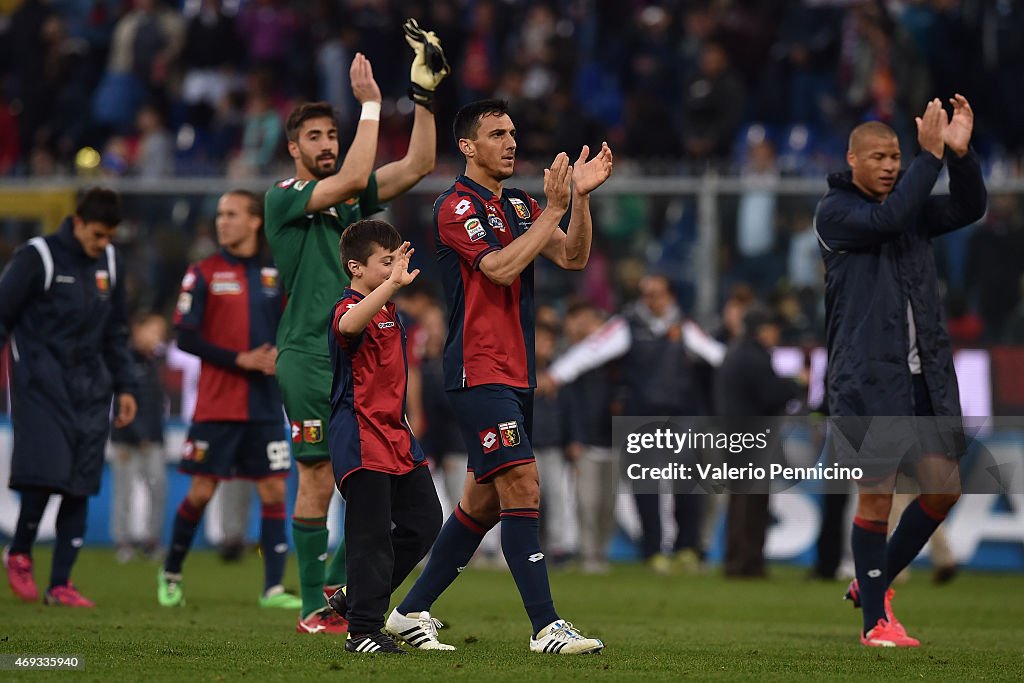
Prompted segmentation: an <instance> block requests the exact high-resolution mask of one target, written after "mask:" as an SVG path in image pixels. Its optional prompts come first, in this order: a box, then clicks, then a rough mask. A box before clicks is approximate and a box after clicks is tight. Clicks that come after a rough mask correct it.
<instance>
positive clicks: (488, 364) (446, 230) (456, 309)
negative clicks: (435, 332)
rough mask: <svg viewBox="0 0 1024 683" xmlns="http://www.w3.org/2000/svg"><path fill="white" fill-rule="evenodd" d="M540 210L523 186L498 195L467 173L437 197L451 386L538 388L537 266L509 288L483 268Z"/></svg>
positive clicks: (447, 370) (436, 225)
mask: <svg viewBox="0 0 1024 683" xmlns="http://www.w3.org/2000/svg"><path fill="white" fill-rule="evenodd" d="M540 213H541V208H540V205H539V204H538V203H537V202H536V201H534V200H533V198H532V197H530V196H529V195H528V194H526V193H525V192H523V191H522V190H516V189H509V188H505V189H504V191H503V192H502V194H501V196H500V197H499V196H496V195H495V194H494V193H492V192H491V191H490V190H488V189H487V188H485V187H483V186H482V185H480V184H479V183H476V182H474V181H472V180H470V179H469V178H467V177H466V176H459V177H458V178H456V179H455V184H454V185H452V187H450V188H449V189H448V190H446V191H445V192H444V193H443V194H442V195H441V196H440V197H438V198H437V201H436V202H434V242H435V244H436V245H437V261H438V265H439V266H440V270H441V279H442V282H443V284H444V291H445V297H446V298H447V302H448V339H447V341H446V342H445V349H444V376H445V381H444V388H445V389H446V390H448V391H452V390H455V389H461V388H463V387H475V386H479V385H481V384H504V385H508V386H511V387H518V388H522V389H526V388H529V387H534V386H536V379H535V374H534V314H535V309H534V299H533V264H532V263H531V264H530V265H529V266H527V267H526V268H525V269H524V270H523V272H522V273H520V274H519V277H518V278H517V279H516V281H515V282H513V283H512V284H511V285H509V286H507V287H504V286H501V285H496V284H494V283H493V282H491V281H490V280H489V279H488V278H487V276H486V275H484V274H483V273H482V272H480V261H481V259H483V257H484V256H486V255H487V254H489V253H491V252H492V251H497V250H499V249H501V248H502V247H506V246H508V245H509V244H510V243H511V242H512V240H514V239H515V238H517V237H519V236H520V235H522V234H523V233H524V232H526V231H527V230H529V229H530V226H531V225H533V222H534V221H535V220H536V219H537V217H538V216H540Z"/></svg>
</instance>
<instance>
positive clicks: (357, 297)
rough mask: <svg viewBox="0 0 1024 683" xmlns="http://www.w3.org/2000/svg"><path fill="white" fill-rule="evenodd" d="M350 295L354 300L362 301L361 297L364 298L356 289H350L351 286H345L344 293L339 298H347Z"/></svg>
mask: <svg viewBox="0 0 1024 683" xmlns="http://www.w3.org/2000/svg"><path fill="white" fill-rule="evenodd" d="M350 297H351V298H353V299H355V300H356V301H362V300H363V299H365V298H366V297H365V296H363V295H362V294H360V293H359V292H357V291H356V290H354V289H352V288H351V287H346V288H345V293H344V294H343V295H342V297H341V298H342V299H348V298H350Z"/></svg>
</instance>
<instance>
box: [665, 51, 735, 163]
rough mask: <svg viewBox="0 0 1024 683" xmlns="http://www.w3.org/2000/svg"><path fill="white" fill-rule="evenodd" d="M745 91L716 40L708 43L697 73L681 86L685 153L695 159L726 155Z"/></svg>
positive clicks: (710, 158)
mask: <svg viewBox="0 0 1024 683" xmlns="http://www.w3.org/2000/svg"><path fill="white" fill-rule="evenodd" d="M745 97H746V92H745V89H744V87H743V83H742V81H740V79H739V77H738V76H737V75H736V73H735V72H734V71H733V70H732V68H731V67H730V65H729V56H728V55H727V54H726V52H725V49H724V48H722V46H721V45H719V44H718V43H708V44H707V45H705V46H704V49H703V51H702V52H701V56H700V63H699V66H698V71H697V73H696V74H695V75H694V76H692V77H691V78H690V80H689V82H687V84H686V86H685V87H684V90H683V101H682V103H681V110H682V131H683V140H684V143H685V147H686V153H687V154H688V155H690V156H692V157H694V158H695V159H697V160H703V161H711V160H720V159H724V158H727V157H728V156H729V154H730V152H731V150H732V143H733V138H734V137H735V135H736V130H737V128H739V124H740V121H741V120H742V118H743V106H744V98H745Z"/></svg>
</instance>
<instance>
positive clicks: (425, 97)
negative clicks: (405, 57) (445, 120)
mask: <svg viewBox="0 0 1024 683" xmlns="http://www.w3.org/2000/svg"><path fill="white" fill-rule="evenodd" d="M402 28H403V29H404V30H405V42H407V43H409V46H410V47H412V49H413V50H414V51H415V53H416V57H415V58H413V60H412V69H411V70H410V73H409V80H410V81H411V83H410V84H409V97H410V99H412V101H413V102H415V103H416V104H421V105H423V106H424V107H426V108H427V109H430V105H431V103H433V101H434V90H436V89H437V86H438V84H440V83H441V81H442V80H444V77H445V76H447V75H448V74H449V73H451V67H450V66H448V60H447V59H445V58H444V50H443V49H442V48H441V41H440V40H438V38H437V34H435V33H434V32H433V31H424V30H423V29H422V28H420V25H419V24H418V23H417V22H416V20H415V19H408V20H407V21H406V22H405V23H404V24H403V25H402Z"/></svg>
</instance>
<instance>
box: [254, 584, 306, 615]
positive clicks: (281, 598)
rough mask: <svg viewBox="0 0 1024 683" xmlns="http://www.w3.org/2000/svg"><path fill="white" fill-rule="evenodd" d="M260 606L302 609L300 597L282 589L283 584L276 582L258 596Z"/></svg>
mask: <svg viewBox="0 0 1024 683" xmlns="http://www.w3.org/2000/svg"><path fill="white" fill-rule="evenodd" d="M260 607H270V608H281V609H302V598H300V597H299V596H297V595H294V594H292V593H289V592H288V591H286V590H285V589H284V586H282V585H281V584H277V585H276V586H272V587H271V588H268V589H267V590H266V592H265V593H264V594H263V595H261V596H260Z"/></svg>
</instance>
